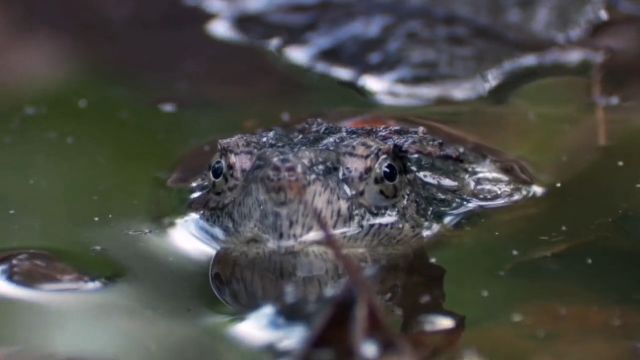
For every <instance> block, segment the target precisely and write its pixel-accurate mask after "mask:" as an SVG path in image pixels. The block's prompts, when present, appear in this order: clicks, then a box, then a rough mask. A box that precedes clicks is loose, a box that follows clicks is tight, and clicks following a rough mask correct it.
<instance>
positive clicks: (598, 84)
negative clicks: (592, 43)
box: [591, 65, 608, 146]
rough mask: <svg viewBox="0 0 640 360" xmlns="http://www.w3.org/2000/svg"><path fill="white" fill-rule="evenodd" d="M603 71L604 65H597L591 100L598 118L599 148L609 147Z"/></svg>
mask: <svg viewBox="0 0 640 360" xmlns="http://www.w3.org/2000/svg"><path fill="white" fill-rule="evenodd" d="M602 81H603V69H602V65H596V66H595V67H594V69H593V71H592V72H591V98H592V100H593V102H595V105H596V109H595V116H596V138H597V143H598V146H607V144H608V135H607V118H606V113H605V109H604V107H605V105H604V104H603V98H602V97H603V91H602Z"/></svg>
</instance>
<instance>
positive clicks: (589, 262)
mask: <svg viewBox="0 0 640 360" xmlns="http://www.w3.org/2000/svg"><path fill="white" fill-rule="evenodd" d="M585 262H586V263H587V264H588V265H591V264H593V260H592V259H591V258H590V257H588V258H586V259H585Z"/></svg>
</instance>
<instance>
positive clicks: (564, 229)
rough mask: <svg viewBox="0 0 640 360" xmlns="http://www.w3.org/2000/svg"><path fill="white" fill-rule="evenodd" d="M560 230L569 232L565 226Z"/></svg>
mask: <svg viewBox="0 0 640 360" xmlns="http://www.w3.org/2000/svg"><path fill="white" fill-rule="evenodd" d="M560 230H562V231H567V230H568V228H567V227H566V226H565V225H562V226H560Z"/></svg>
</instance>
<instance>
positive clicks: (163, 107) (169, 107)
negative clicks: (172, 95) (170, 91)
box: [158, 102, 178, 113]
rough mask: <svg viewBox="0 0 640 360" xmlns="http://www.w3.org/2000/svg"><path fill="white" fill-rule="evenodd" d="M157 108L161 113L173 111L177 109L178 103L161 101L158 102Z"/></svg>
mask: <svg viewBox="0 0 640 360" xmlns="http://www.w3.org/2000/svg"><path fill="white" fill-rule="evenodd" d="M158 109H159V110H160V111H162V112H163V113H175V112H176V111H178V105H177V104H176V103H173V102H163V103H159V104H158Z"/></svg>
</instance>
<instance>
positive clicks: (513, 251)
mask: <svg viewBox="0 0 640 360" xmlns="http://www.w3.org/2000/svg"><path fill="white" fill-rule="evenodd" d="M511 255H513V256H518V255H520V252H519V251H518V250H516V249H513V250H511Z"/></svg>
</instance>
